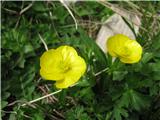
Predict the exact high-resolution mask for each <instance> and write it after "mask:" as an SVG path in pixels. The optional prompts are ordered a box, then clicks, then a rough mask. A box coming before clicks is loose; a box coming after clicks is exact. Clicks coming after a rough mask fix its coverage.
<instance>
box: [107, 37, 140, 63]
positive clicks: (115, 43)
mask: <svg viewBox="0 0 160 120" xmlns="http://www.w3.org/2000/svg"><path fill="white" fill-rule="evenodd" d="M107 47H108V52H109V54H110V55H111V56H113V57H119V58H120V61H121V62H124V63H136V62H138V61H139V60H140V59H141V55H142V47H141V45H140V44H139V43H138V42H137V41H135V40H131V39H129V38H128V37H127V36H125V35H122V34H117V35H115V36H112V37H110V38H109V39H108V41H107Z"/></svg>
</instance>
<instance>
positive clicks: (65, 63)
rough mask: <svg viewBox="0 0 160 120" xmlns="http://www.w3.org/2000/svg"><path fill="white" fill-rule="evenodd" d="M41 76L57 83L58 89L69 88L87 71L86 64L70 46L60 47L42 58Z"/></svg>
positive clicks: (51, 50)
mask: <svg viewBox="0 0 160 120" xmlns="http://www.w3.org/2000/svg"><path fill="white" fill-rule="evenodd" d="M40 67H41V69H40V75H41V76H42V77H43V78H44V79H46V80H54V81H56V83H55V86H56V87H57V88H68V87H69V86H72V85H73V84H74V83H76V82H77V81H78V80H79V79H80V77H81V76H82V75H83V74H84V72H85V71H86V63H85V61H84V59H83V58H81V57H80V56H78V54H77V52H76V50H75V49H74V48H73V47H70V46H60V47H58V48H57V49H50V50H48V51H46V52H44V53H43V55H42V56H41V58H40Z"/></svg>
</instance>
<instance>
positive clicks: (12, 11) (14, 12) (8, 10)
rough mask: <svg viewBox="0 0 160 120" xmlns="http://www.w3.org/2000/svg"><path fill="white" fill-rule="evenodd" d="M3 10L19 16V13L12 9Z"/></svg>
mask: <svg viewBox="0 0 160 120" xmlns="http://www.w3.org/2000/svg"><path fill="white" fill-rule="evenodd" d="M2 9H4V10H5V11H7V12H10V13H12V14H18V12H17V11H14V10H10V9H8V8H2Z"/></svg>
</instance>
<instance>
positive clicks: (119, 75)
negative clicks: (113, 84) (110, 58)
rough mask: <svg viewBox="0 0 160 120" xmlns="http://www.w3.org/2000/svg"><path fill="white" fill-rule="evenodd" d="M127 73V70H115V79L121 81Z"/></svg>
mask: <svg viewBox="0 0 160 120" xmlns="http://www.w3.org/2000/svg"><path fill="white" fill-rule="evenodd" d="M127 73H128V72H127V71H113V80H117V81H121V80H123V78H124V77H125V75H126V74H127Z"/></svg>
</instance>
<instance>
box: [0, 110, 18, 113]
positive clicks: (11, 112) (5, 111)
mask: <svg viewBox="0 0 160 120" xmlns="http://www.w3.org/2000/svg"><path fill="white" fill-rule="evenodd" d="M1 112H4V113H10V114H17V112H15V111H4V110H1Z"/></svg>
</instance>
